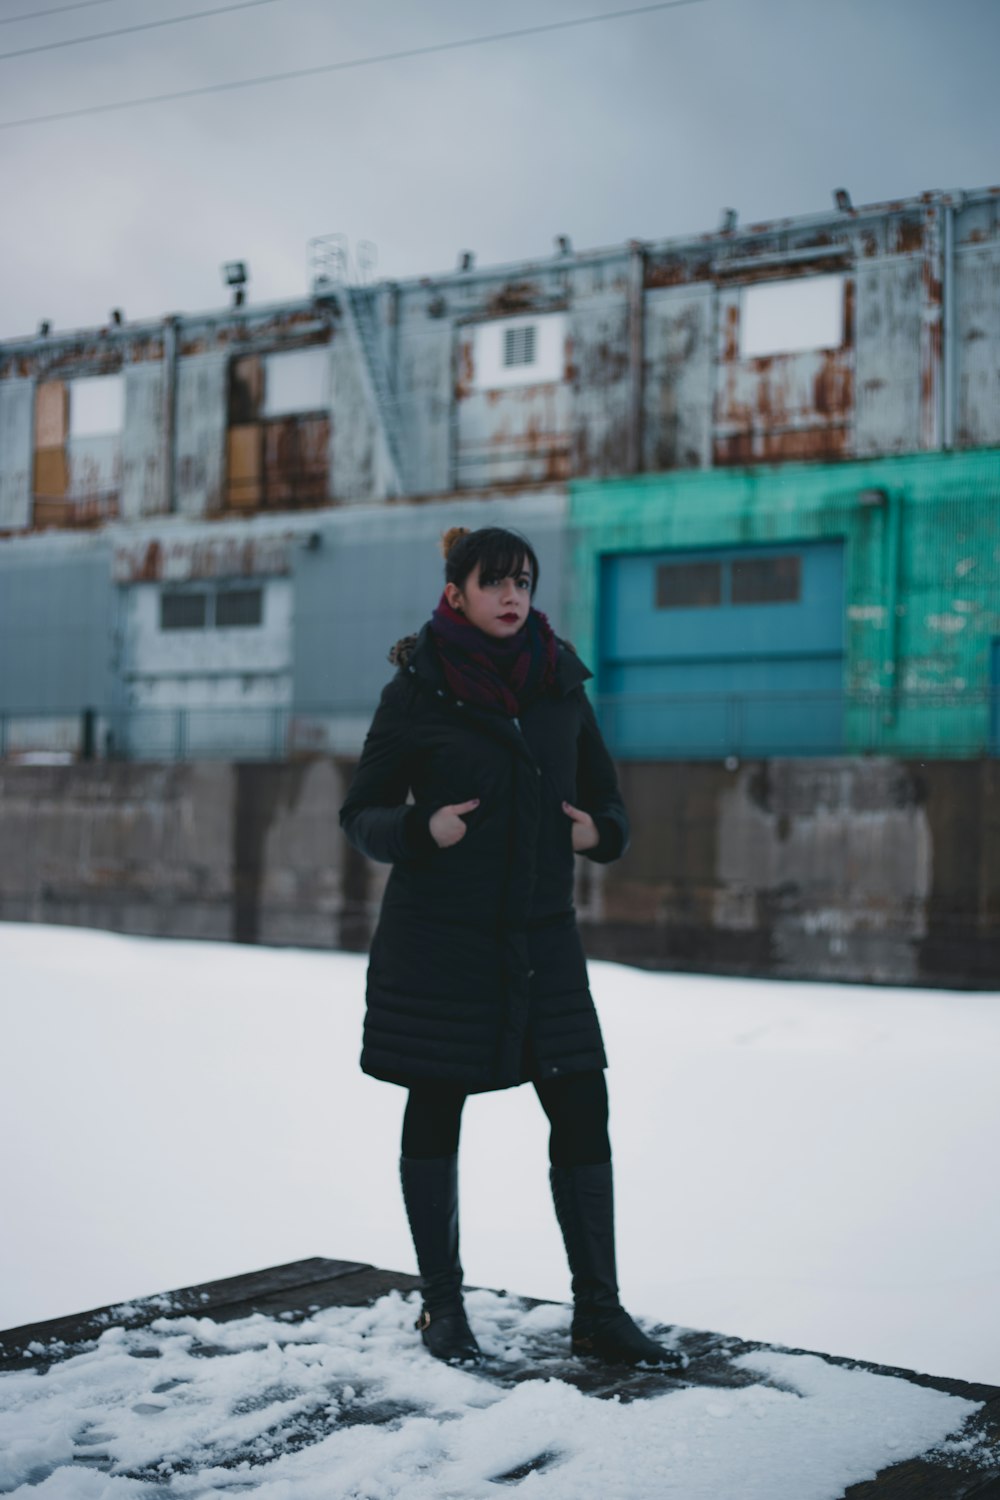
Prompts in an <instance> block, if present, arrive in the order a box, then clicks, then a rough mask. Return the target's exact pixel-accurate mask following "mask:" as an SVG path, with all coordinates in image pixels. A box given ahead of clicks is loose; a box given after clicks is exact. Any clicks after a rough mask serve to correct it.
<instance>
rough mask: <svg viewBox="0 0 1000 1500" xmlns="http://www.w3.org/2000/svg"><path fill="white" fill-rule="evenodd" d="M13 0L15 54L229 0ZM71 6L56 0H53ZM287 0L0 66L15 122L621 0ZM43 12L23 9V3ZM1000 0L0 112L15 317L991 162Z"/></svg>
mask: <svg viewBox="0 0 1000 1500" xmlns="http://www.w3.org/2000/svg"><path fill="white" fill-rule="evenodd" d="M58 3H60V0H0V53H7V52H12V51H15V50H18V49H21V48H27V47H31V46H37V45H40V44H42V43H46V42H52V41H57V40H62V39H64V38H70V37H78V36H85V35H88V34H91V33H94V32H101V31H108V30H112V29H114V28H116V27H120V26H127V25H130V24H131V25H134V24H136V23H139V22H143V21H151V20H157V19H161V18H165V17H171V16H182V15H188V14H190V13H191V12H193V11H198V10H206V9H211V8H214V7H216V6H218V5H221V4H224V3H225V0H100V3H95V4H91V5H88V6H87V7H86V8H81V9H78V10H74V11H70V12H68V13H63V14H58V15H51V16H45V17H43V16H41V15H37V14H35V13H37V12H40V11H42V10H44V9H49V8H50V7H51V6H52V5H54V4H58ZM63 3H65V0H63ZM625 3H626V0H619V3H618V4H616V3H615V0H505V3H503V4H497V3H496V0H494V3H491V4H489V3H486V0H423V3H414V0H409V3H404V0H361V3H357V0H356V3H354V4H347V3H345V0H267V3H264V4H261V5H259V6H257V7H255V8H253V9H248V10H244V11H241V12H236V13H233V14H228V15H222V16H216V17H213V18H211V19H203V20H193V21H190V22H187V23H185V24H181V25H174V26H168V27H164V28H163V29H160V30H155V31H149V32H146V33H139V34H138V35H132V36H121V37H118V38H114V39H109V40H104V41H98V42H92V43H88V44H85V45H80V46H72V47H65V48H60V49H59V50H55V51H46V52H41V53H38V54H36V55H33V56H27V57H19V58H12V59H7V60H2V59H0V124H2V123H3V122H4V121H8V120H14V119H20V118H22V117H24V116H30V115H37V114H43V113H50V112H53V111H57V110H69V109H74V108H77V107H83V106H88V105H92V104H98V103H105V102H108V101H115V100H122V99H129V98H136V97H139V96H142V95H148V94H158V93H167V92H171V91H174V90H180V89H191V88H197V87H198V86H200V85H203V84H212V83H218V82H226V81H229V80H235V79H241V78H248V77H252V76H254V75H258V74H261V73H273V72H278V71H284V70H291V69H295V68H302V67H309V66H314V65H316V64H320V63H326V62H334V61H337V60H340V59H349V58H355V57H363V56H367V55H371V54H374V53H381V52H387V51H391V50H398V49H402V48H408V47H417V46H426V45H429V44H433V43H436V42H448V41H454V40H457V39H460V38H464V37H471V36H476V35H483V34H487V33H490V32H495V31H499V30H508V29H511V28H515V27H518V26H531V25H538V24H540V23H542V22H545V21H550V20H553V21H555V20H565V19H568V18H571V17H576V16H584V15H594V14H597V13H600V12H602V11H605V10H613V9H618V8H624V5H625ZM25 13H30V14H31V15H32V19H29V20H19V21H13V22H10V23H9V24H3V23H4V21H5V18H7V17H13V16H21V15H24V14H25ZM998 55H1000V0H696V3H692V4H690V5H687V6H685V7H683V8H680V9H674V10H665V11H662V12H659V13H656V14H651V15H645V16H634V17H629V18H624V19H619V20H611V21H603V22H600V23H597V24H594V25H591V26H586V27H582V28H580V29H577V30H571V31H564V32H557V33H555V34H550V35H543V36H534V37H526V38H520V39H515V40H507V41H500V42H495V43H493V44H491V45H488V46H481V47H475V48H470V49H467V50H460V51H451V52H442V53H439V54H437V55H433V56H426V57H420V58H413V59H408V60H400V61H395V62H389V63H384V64H381V65H379V66H375V67H367V68H362V69H359V70H357V71H352V72H344V73H340V74H327V75H325V76H318V77H313V78H306V79H299V80H296V81H294V82H286V83H278V84H271V85H263V86H259V87H254V88H248V89H245V90H240V91H234V92H229V93H218V94H210V95H208V96H206V97H203V98H196V99H186V100H182V101H179V102H173V103H161V104H153V105H148V106H144V107H142V108H139V109H132V110H128V111H123V112H120V113H110V114H103V115H102V114H98V115H92V116H89V117H84V118H80V119H73V120H65V121H59V122H55V123H48V124H41V125H33V126H28V127H19V128H16V129H3V130H0V192H2V197H0V224H2V226H3V228H2V233H0V338H9V337H13V336H15V335H20V334H26V333H30V332H32V331H33V330H34V329H35V328H36V327H37V324H38V322H39V321H40V320H41V319H42V318H48V319H50V320H51V321H52V324H53V326H54V328H56V329H65V328H74V327H91V326H97V325H100V324H102V323H103V322H105V321H106V319H107V316H108V311H109V309H110V308H112V307H116V306H120V307H122V308H123V309H124V311H125V314H126V316H127V317H128V318H147V317H159V316H161V315H162V314H164V313H167V312H174V311H179V312H183V311H190V310H195V309H200V308H206V307H213V306H219V305H222V304H223V303H224V302H225V301H226V294H225V293H224V291H223V288H222V286H221V283H220V279H219V266H220V264H221V262H223V261H224V260H227V259H233V258H242V259H245V260H247V261H248V262H249V264H250V268H251V286H250V297H251V299H252V300H253V301H258V302H260V301H272V300H275V299H280V298H285V297H297V296H301V295H303V294H304V293H305V292H306V291H307V290H308V282H307V273H306V245H307V241H308V240H309V239H310V237H311V236H314V235H321V234H329V233H334V232H339V233H344V234H346V235H347V236H348V237H349V240H350V242H351V244H352V245H354V244H355V243H356V242H357V241H358V240H362V239H367V240H372V241H374V242H375V244H376V245H377V246H378V253H379V264H378V273H379V274H380V275H383V276H410V275H424V274H433V273H435V272H442V271H447V270H449V269H451V268H452V267H453V266H454V264H455V260H456V256H457V253H458V252H459V251H460V250H462V249H465V248H468V249H471V250H473V251H475V253H476V256H477V259H478V262H479V263H480V264H488V263H491V262H498V261H509V260H517V259H520V258H521V257H527V256H536V255H547V254H548V253H550V251H551V249H552V241H553V236H554V235H556V234H560V233H563V234H568V235H570V236H571V238H572V241H573V245H574V248H577V249H579V248H584V247H593V246H596V245H608V244H616V243H620V242H622V241H624V240H627V239H631V238H643V239H657V238H661V237H664V236H668V235H677V234H682V235H683V234H688V233H691V234H696V233H699V232H702V231H704V230H709V229H714V228H716V227H717V225H718V221H719V213H720V210H721V208H722V207H723V206H730V205H731V206H732V207H734V208H736V209H737V210H738V211H739V215H740V219H741V221H742V222H744V223H748V222H753V221H756V220H760V219H764V218H770V217H776V216H781V217H784V216H789V215H799V214H808V213H814V212H817V211H824V210H826V209H827V208H828V207H829V206H830V205H831V197H830V194H831V190H832V189H833V188H836V187H839V186H845V187H847V188H848V189H849V191H850V192H851V194H852V197H853V199H854V202H855V203H872V202H879V201H883V200H885V199H889V198H896V197H901V196H906V195H910V194H915V193H919V192H921V191H922V190H924V189H926V188H934V187H942V188H949V187H952V188H955V187H981V186H984V185H987V184H991V183H996V182H998V181H1000V156H998V149H997V148H998V145H1000V103H998V100H1000V90H998V88H997V82H996V67H997V57H998Z"/></svg>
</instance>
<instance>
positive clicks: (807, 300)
mask: <svg viewBox="0 0 1000 1500" xmlns="http://www.w3.org/2000/svg"><path fill="white" fill-rule="evenodd" d="M843 342H844V278H843V276H842V275H839V274H838V275H832V276H796V277H794V278H793V279H791V280H788V281H762V282H759V283H757V284H755V285H754V286H745V287H743V288H742V290H741V293H740V357H741V358H742V359H758V358H762V357H764V356H766V355H770V354H795V353H799V352H801V351H803V350H809V349H838V348H839V347H840V345H841V344H842V343H843Z"/></svg>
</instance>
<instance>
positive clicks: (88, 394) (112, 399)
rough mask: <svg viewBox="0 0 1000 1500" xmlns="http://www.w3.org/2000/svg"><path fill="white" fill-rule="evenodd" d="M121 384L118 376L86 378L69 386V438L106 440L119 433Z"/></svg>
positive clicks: (122, 401) (122, 406)
mask: <svg viewBox="0 0 1000 1500" xmlns="http://www.w3.org/2000/svg"><path fill="white" fill-rule="evenodd" d="M124 417H125V382H124V380H123V379H122V377H121V376H120V375H88V376H86V377H85V378H83V379H81V380H73V381H71V382H70V387H69V435H70V437H71V438H79V437H106V436H107V435H108V434H109V433H115V432H121V430H122V423H123V421H124Z"/></svg>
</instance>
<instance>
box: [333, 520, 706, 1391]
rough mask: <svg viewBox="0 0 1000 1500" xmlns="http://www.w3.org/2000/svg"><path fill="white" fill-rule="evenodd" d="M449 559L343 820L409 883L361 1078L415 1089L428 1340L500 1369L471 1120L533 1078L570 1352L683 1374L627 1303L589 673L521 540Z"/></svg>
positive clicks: (451, 539) (387, 899)
mask: <svg viewBox="0 0 1000 1500" xmlns="http://www.w3.org/2000/svg"><path fill="white" fill-rule="evenodd" d="M442 550H443V551H444V554H445V578H446V582H445V587H444V593H443V594H442V596H441V599H440V601H439V602H438V605H437V608H436V609H435V611H434V613H433V615H432V617H431V619H430V620H429V621H428V622H427V623H426V624H425V625H424V627H423V628H422V630H421V631H420V632H419V634H418V635H416V636H407V637H406V638H405V639H403V640H401V641H399V642H397V644H396V646H394V647H393V649H392V651H391V652H390V654H389V659H390V661H393V662H395V664H396V667H397V671H396V675H395V677H394V678H393V679H392V681H391V682H390V683H389V684H388V685H387V686H386V688H385V689H384V691H383V693H382V699H381V702H380V704H379V707H378V710H377V711H376V714H375V718H374V721H373V723H372V726H371V729H370V731H369V733H368V737H367V739H366V740H365V745H364V750H363V752H362V755H361V760H360V762H359V764H358V768H357V772H356V774H355V776H354V780H353V782H352V784H351V788H350V791H349V793H348V796H347V800H346V802H345V803H344V806H343V808H342V809H341V813H340V821H341V826H342V827H343V830H344V833H345V834H346V836H347V838H348V839H349V840H350V842H351V843H352V844H353V845H354V847H355V848H356V849H359V850H360V851H361V852H362V853H363V854H365V855H367V856H368V857H369V858H371V859H375V860H382V861H385V862H389V863H391V864H392V866H393V869H392V872H391V874H390V876H389V880H388V883H387V885H386V889H385V895H384V897H383V901H382V910H381V915H380V918H379V922H378V927H377V929H376V931H375V935H374V938H373V940H372V946H371V956H370V962H369V967H368V1008H367V1015H366V1019H365V1030H364V1047H363V1051H362V1056H361V1066H362V1068H363V1069H364V1071H365V1072H366V1073H369V1074H371V1075H372V1076H373V1077H375V1078H382V1079H385V1080H387V1081H388V1082H390V1083H396V1084H400V1085H401V1086H402V1087H404V1088H406V1089H408V1090H409V1099H408V1102H407V1106H406V1112H405V1115H404V1120H403V1140H402V1154H401V1159H400V1173H401V1177H402V1186H403V1198H404V1201H405V1204H406V1210H407V1216H408V1218H409V1223H410V1228H411V1231H412V1234H413V1242H414V1247H415V1249H416V1255H417V1264H418V1266H419V1268H420V1276H421V1288H422V1295H423V1311H422V1313H421V1317H420V1320H419V1322H418V1324H417V1326H418V1328H420V1330H421V1333H422V1336H423V1340H424V1343H425V1344H426V1346H427V1348H428V1349H429V1350H430V1352H431V1353H432V1354H434V1355H436V1356H437V1357H438V1358H439V1359H444V1360H448V1361H451V1362H478V1361H479V1359H480V1358H481V1351H480V1349H479V1346H478V1344H477V1343H476V1340H475V1338H474V1336H473V1334H472V1330H471V1329H470V1327H469V1324H468V1321H467V1319H466V1315H465V1309H464V1306H463V1303H462V1267H461V1265H460V1263H459V1254H458V1141H459V1128H460V1123H461V1114H462V1106H463V1104H464V1102H465V1099H466V1097H467V1095H469V1094H474V1093H483V1092H486V1091H487V1090H491V1089H504V1088H511V1087H513V1086H515V1085H517V1084H520V1083H525V1082H529V1081H530V1082H531V1083H532V1084H533V1085H534V1087H535V1089H536V1091H537V1093H538V1097H539V1100H540V1101H541V1104H542V1107H543V1109H544V1110H545V1112H546V1114H547V1115H548V1118H549V1122H550V1126H551V1133H550V1142H549V1157H550V1164H551V1165H550V1179H551V1184H552V1195H553V1200H554V1203H555V1209H556V1214H557V1216H558V1219H559V1224H560V1227H561V1229H562V1234H563V1238H564V1241H565V1244H566V1252H567V1256H568V1259H569V1265H570V1270H571V1272H572V1278H573V1298H574V1312H573V1323H572V1346H573V1349H574V1350H576V1351H577V1352H580V1353H584V1352H585V1353H592V1354H595V1355H598V1356H599V1357H601V1358H603V1359H605V1360H607V1361H610V1362H618V1361H625V1362H628V1363H633V1364H634V1363H639V1362H644V1361H652V1362H655V1363H657V1364H674V1363H678V1362H680V1360H679V1357H678V1356H675V1355H673V1354H672V1353H670V1352H668V1351H667V1350H664V1349H663V1348H661V1347H660V1345H658V1344H656V1343H654V1342H653V1341H652V1340H651V1339H649V1338H647V1337H646V1335H645V1334H644V1333H642V1332H641V1331H640V1329H639V1328H637V1327H636V1325H635V1323H634V1322H633V1321H632V1319H631V1318H630V1317H629V1315H628V1313H626V1312H625V1311H624V1309H623V1308H622V1307H621V1304H620V1303H619V1301H618V1289H617V1282H616V1272H615V1252H614V1229H613V1207H612V1176H611V1147H610V1143H609V1140H608V1130H607V1120H608V1101H607V1091H606V1088H605V1082H604V1073H603V1071H602V1070H603V1069H604V1067H605V1066H606V1059H605V1055H604V1047H603V1044H602V1041H601V1032H600V1027H599V1025H598V1021H597V1014H596V1012H595V1010H594V1003H593V1000H592V999H591V996H590V991H589V989H588V986H587V968H586V962H585V959H584V955H583V949H582V947H581V944H580V938H579V934H578V932H577V928H576V917H575V912H574V909H573V865H574V855H575V854H585V855H586V856H587V858H588V859H593V860H597V861H598V862H600V863H606V862H608V861H610V860H613V859H617V858H618V857H619V855H621V854H623V853H624V851H625V848H626V846H627V843H628V820H627V816H626V813H625V808H624V805H623V803H622V799H621V796H620V793H619V790H618V782H617V778H616V775H615V769H614V765H613V764H612V761H611V758H610V756H609V755H608V752H607V749H606V748H605V745H604V742H603V740H602V739H601V734H600V730H599V729H598V727H597V721H596V719H595V718H594V714H593V710H592V709H591V707H590V704H589V702H588V699H587V696H586V694H585V692H584V690H583V686H582V684H583V682H584V681H585V679H586V678H588V677H590V676H591V673H590V672H589V671H588V670H587V668H586V667H585V666H584V665H583V663H582V662H581V661H580V660H579V658H578V657H577V656H576V654H575V653H574V651H573V650H572V648H571V647H569V646H568V644H567V643H566V642H565V641H560V640H559V639H558V638H557V637H556V636H555V635H554V634H553V631H552V628H551V626H550V625H549V622H548V620H547V619H546V617H545V615H544V614H542V613H540V611H538V610H536V609H534V608H533V607H532V604H531V600H532V597H533V595H534V592H535V590H536V588H537V587H538V559H537V557H536V556H535V552H534V549H533V548H532V547H531V545H530V543H529V542H528V541H527V540H526V539H525V538H524V537H521V536H519V535H518V534H517V533H514V532H510V531H506V530H503V529H501V528H499V527H486V528H484V529H482V530H479V531H469V530H467V529H466V528H464V527H453V528H452V529H451V530H450V531H447V532H446V533H445V535H444V537H443V539H442ZM409 792H412V794H413V802H412V805H408V804H407V801H406V799H407V794H408V793H409Z"/></svg>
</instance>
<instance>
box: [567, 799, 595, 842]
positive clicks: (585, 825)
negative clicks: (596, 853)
mask: <svg viewBox="0 0 1000 1500" xmlns="http://www.w3.org/2000/svg"><path fill="white" fill-rule="evenodd" d="M562 810H563V812H564V813H565V814H566V816H567V818H572V819H573V853H574V854H582V853H583V851H584V850H585V849H593V847H594V845H595V844H597V843H599V842H600V838H601V836H600V834H599V833H598V831H597V825H596V823H595V822H594V820H593V818H592V817H591V816H590V813H587V812H582V811H581V810H580V808H578V807H574V806H573V804H572V802H564V803H563V805H562Z"/></svg>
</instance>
